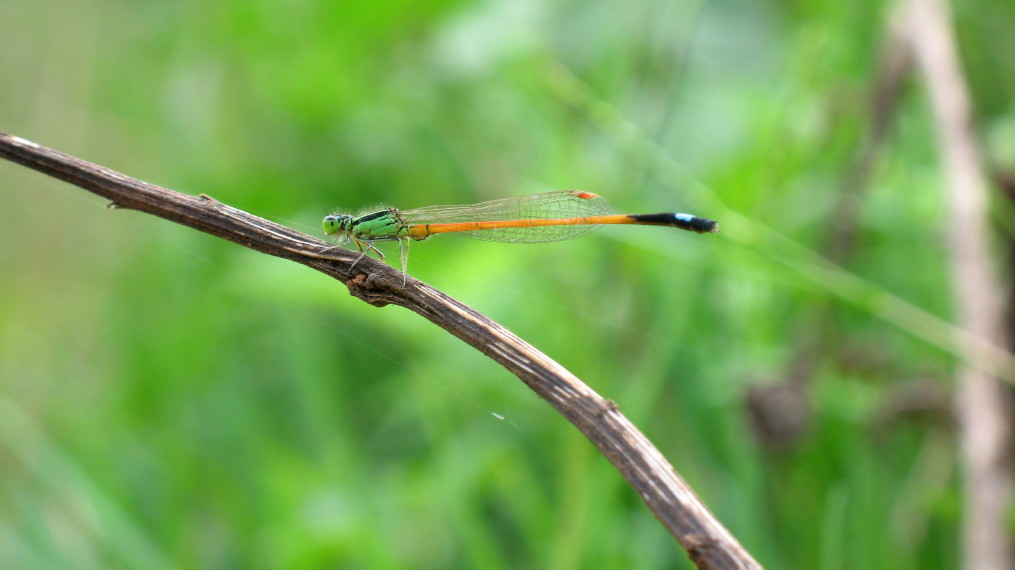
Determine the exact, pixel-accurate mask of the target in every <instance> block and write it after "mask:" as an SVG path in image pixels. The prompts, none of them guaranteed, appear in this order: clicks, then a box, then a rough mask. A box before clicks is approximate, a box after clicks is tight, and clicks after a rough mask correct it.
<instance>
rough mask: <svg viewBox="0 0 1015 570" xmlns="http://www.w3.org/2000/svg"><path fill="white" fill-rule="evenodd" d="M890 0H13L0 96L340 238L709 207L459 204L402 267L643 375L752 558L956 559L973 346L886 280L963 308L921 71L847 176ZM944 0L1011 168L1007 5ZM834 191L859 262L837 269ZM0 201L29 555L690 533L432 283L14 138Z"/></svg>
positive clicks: (294, 562) (593, 561) (124, 166)
mask: <svg viewBox="0 0 1015 570" xmlns="http://www.w3.org/2000/svg"><path fill="white" fill-rule="evenodd" d="M891 7H892V4H891V3H884V2H875V1H862V2H833V1H830V0H826V1H820V0H812V1H803V2H794V3H782V2H760V3H755V2H728V1H717V2H693V1H692V2H680V3H677V2H663V1H653V0H646V1H643V2H635V3H623V2H610V1H603V0H592V1H584V2H578V1H573V0H570V1H568V0H561V1H556V2H536V1H533V0H523V1H514V0H477V1H473V2H468V1H465V0H458V1H444V2H408V1H405V0H401V1H392V2H384V3H376V2H363V1H351V2H345V1H322V0H301V1H298V2H290V3H283V2H274V1H266V0H226V1H223V2H212V3H206V2H151V1H149V2H145V1H132V2H126V1H121V2H89V3H78V2H70V1H67V0H43V1H42V2H35V1H32V2H29V1H27V0H7V1H6V2H5V5H4V6H3V8H0V14H2V17H0V36H2V37H4V45H5V49H4V50H2V51H0V100H2V101H3V105H2V106H0V130H4V131H7V132H10V133H12V134H16V135H18V136H21V137H24V138H28V139H30V140H34V141H36V142H39V143H41V144H44V145H47V146H51V147H54V148H57V149H59V150H62V151H64V152H67V153H70V154H73V155H75V156H79V157H81V158H84V159H87V160H91V161H93V162H97V163H100V164H103V165H105V166H109V167H111V168H114V169H117V170H119V171H122V172H124V173H126V174H128V175H131V176H136V177H139V178H142V179H145V180H149V181H152V182H154V183H157V184H161V185H164V186H168V187H171V188H175V189H178V190H180V191H183V192H187V193H191V194H198V193H206V194H209V195H211V196H213V197H215V198H217V199H219V200H221V201H223V202H226V203H229V204H232V205H235V206H236V207H239V208H242V209H245V210H248V211H252V212H254V213H257V214H259V215H263V216H266V217H269V218H271V219H274V220H277V221H280V222H282V223H285V224H288V225H291V226H293V227H296V228H299V229H301V230H303V231H306V232H308V233H311V234H314V235H318V234H319V233H320V230H319V225H318V223H319V220H320V218H321V216H323V215H324V214H326V213H328V212H330V211H332V209H333V208H342V209H348V210H358V209H363V208H366V207H369V206H371V205H375V204H378V203H386V204H391V205H397V206H400V207H407V208H411V207H417V206H424V205H431V204H440V203H468V202H474V201H480V200H485V199H492V198H497V197H503V196H511V195H519V194H525V193H532V192H538V191H544V190H549V189H569V188H582V189H585V190H590V191H593V192H597V193H600V194H603V195H604V196H606V197H608V198H609V199H610V200H611V201H612V202H613V203H614V205H615V206H616V207H617V208H618V209H620V210H625V211H632V212H649V211H668V210H683V211H692V212H694V213H697V214H700V215H703V216H707V217H716V218H719V220H720V222H721V223H722V224H724V225H723V229H724V234H720V235H719V236H696V235H682V234H680V235H678V234H679V232H675V231H667V230H665V229H660V228H618V229H606V230H602V231H600V232H599V233H598V234H596V235H595V236H592V237H587V238H584V239H581V240H577V241H574V242H566V243H558V244H546V245H540V246H508V245H501V244H491V243H482V242H472V241H471V240H464V239H455V238H451V237H448V238H438V239H433V240H431V241H429V242H425V243H419V244H415V246H414V247H413V250H412V259H411V262H410V272H411V273H412V274H413V275H415V276H417V277H419V278H421V279H423V280H425V281H428V282H430V283H432V284H434V285H435V286H437V287H439V288H441V289H443V290H445V291H447V292H449V293H450V294H451V295H453V296H455V297H458V298H460V299H462V300H464V301H466V302H468V303H469V304H471V305H473V306H474V307H476V308H478V309H479V310H481V311H483V312H485V313H486V314H488V315H490V316H491V317H493V318H494V319H496V320H498V321H500V322H502V323H503V324H505V325H506V326H508V327H509V328H511V329H512V330H514V331H515V332H517V333H518V334H519V335H521V336H522V337H523V338H525V339H527V340H529V341H530V342H532V343H533V344H535V346H537V347H538V348H540V349H541V350H543V351H545V352H546V353H547V354H549V355H550V356H551V357H553V358H555V359H556V360H557V361H559V362H561V363H562V364H563V365H565V366H567V367H568V368H570V369H571V370H572V371H574V372H575V373H576V374H577V375H578V376H579V377H581V378H583V379H584V380H585V381H587V382H588V383H589V384H590V385H591V386H592V387H593V388H595V389H596V390H597V391H599V392H600V393H601V394H603V395H604V396H606V397H609V398H611V399H613V400H615V401H616V402H618V404H619V405H620V408H621V410H622V411H623V412H625V413H626V414H627V415H628V416H629V417H630V418H631V419H632V420H633V421H634V422H635V423H636V424H637V425H638V426H639V427H640V428H641V429H642V430H643V431H644V432H645V433H646V434H647V435H648V436H649V438H650V439H652V440H653V441H654V442H655V443H656V444H657V445H658V446H659V447H660V449H661V450H662V451H663V453H664V454H665V455H667V457H668V458H669V459H670V460H671V461H672V462H673V464H674V466H675V467H676V468H677V470H678V471H679V472H680V473H681V474H682V475H684V476H685V477H686V478H687V479H688V480H689V482H690V483H691V484H692V486H694V487H695V489H696V490H697V491H698V493H699V494H700V495H701V497H702V498H703V499H704V500H705V502H706V503H707V504H708V505H709V506H710V507H711V508H712V510H713V511H714V512H715V513H716V515H717V516H718V517H719V518H720V519H721V520H722V521H723V522H724V523H725V524H726V525H727V526H728V527H729V528H730V529H731V531H732V532H733V533H734V534H735V535H736V536H738V537H739V539H740V540H741V542H742V543H743V544H744V545H745V546H746V547H747V548H748V549H749V550H750V551H751V552H752V553H753V554H754V555H755V556H756V557H757V558H758V559H759V560H760V561H761V562H762V563H763V564H766V565H769V566H770V567H772V568H827V569H834V568H893V569H904V568H950V567H954V566H955V564H956V560H957V544H956V536H957V528H958V526H957V525H958V518H959V515H960V512H961V509H962V505H961V502H960V496H959V495H958V491H957V489H958V484H957V477H958V475H957V473H956V453H955V449H954V447H955V442H954V441H953V437H952V426H951V425H950V422H949V421H948V419H947V416H948V414H947V410H946V409H945V408H944V407H943V406H944V405H946V403H947V398H948V379H949V377H950V374H951V372H952V370H953V367H954V365H955V360H954V356H953V355H952V352H953V351H952V350H949V348H948V347H942V346H937V347H931V346H928V345H927V344H926V343H925V342H924V341H923V340H921V336H920V335H921V332H923V331H920V330H915V327H913V326H911V325H907V323H902V322H893V321H892V320H891V319H890V318H889V319H886V318H885V314H884V312H883V311H881V309H880V308H879V307H880V305H878V303H877V300H878V299H883V298H884V296H885V295H893V296H896V297H895V298H897V299H905V300H907V301H909V302H911V303H913V304H915V305H917V306H919V307H922V308H923V309H924V310H926V311H928V312H930V313H931V314H933V315H937V316H939V317H942V318H944V319H949V318H950V313H951V308H950V291H949V287H948V283H949V280H948V275H947V268H946V267H945V265H944V263H943V259H942V249H943V248H942V247H941V245H940V244H941V239H942V238H941V235H942V227H943V225H944V224H946V223H947V222H948V215H947V212H946V210H945V206H944V205H943V200H942V197H941V196H942V192H941V191H940V190H939V187H940V182H939V178H938V170H939V167H938V163H937V156H936V150H935V148H934V146H933V144H932V140H933V137H932V133H931V129H930V126H929V124H928V119H927V111H926V103H925V95H924V93H923V92H922V91H921V89H920V85H919V82H917V81H912V82H908V83H907V85H906V88H905V89H904V90H903V92H902V94H901V96H900V100H899V102H898V108H897V113H896V115H895V116H894V117H893V119H892V123H891V129H890V131H889V133H888V135H887V140H886V141H885V142H884V144H883V145H882V146H881V147H880V148H879V150H878V152H877V154H876V160H875V162H874V167H873V169H872V172H871V175H870V177H869V179H867V180H864V181H863V185H862V187H847V185H846V184H845V183H844V182H845V181H847V180H850V176H852V174H853V173H854V172H855V170H856V168H857V166H856V164H857V160H858V156H859V155H860V153H861V149H862V148H863V147H864V145H866V144H867V141H868V140H869V137H870V133H871V129H872V125H871V118H872V110H871V99H872V95H873V89H874V82H875V78H876V69H877V66H878V59H879V53H880V51H881V49H882V48H883V45H884V41H883V37H884V29H885V26H886V24H885V22H886V20H887V17H888V15H889V13H890V9H891ZM956 18H957V22H958V25H959V30H958V32H959V37H960V42H961V45H962V47H963V50H964V51H963V56H964V58H965V63H966V65H967V67H968V72H969V75H970V79H971V81H972V86H973V90H974V93H973V95H974V99H975V103H976V104H977V109H978V112H979V120H980V123H979V124H978V127H979V129H980V132H982V133H984V136H985V137H986V140H987V141H988V142H991V143H993V144H991V145H990V146H989V147H988V150H989V152H990V153H991V157H992V159H993V160H995V161H996V166H997V168H999V169H1004V168H1012V167H1015V145H1012V144H1011V143H1010V142H1008V143H1005V141H1010V140H1013V138H1012V135H1013V130H1015V115H1013V111H1015V110H1013V108H1012V100H1013V98H1012V93H1015V69H1013V66H1015V60H1013V58H1011V57H1010V54H1012V53H1015V45H1013V44H1015V35H1013V34H1011V33H1009V32H1010V29H1011V24H1012V23H1013V22H1015V7H1013V6H1012V4H1011V3H1010V2H1006V1H1003V0H975V1H973V2H966V3H961V5H960V6H959V7H958V11H957V12H956ZM1006 153H1007V154H1006ZM844 192H846V193H852V194H855V195H856V196H857V198H858V200H860V207H859V212H858V215H857V217H856V220H855V221H854V222H853V223H855V225H856V231H857V238H856V242H855V245H854V247H853V248H852V249H851V250H850V251H849V254H848V256H847V257H845V258H843V259H841V260H840V261H841V262H842V264H843V265H844V266H845V267H846V268H847V269H848V271H849V272H851V273H835V272H831V273H826V272H823V271H822V270H821V267H820V264H816V262H815V261H814V259H813V258H811V257H808V254H809V253H817V254H819V255H827V253H828V252H827V250H826V245H825V243H826V242H827V240H828V236H829V232H830V227H831V225H832V224H831V223H830V220H831V219H832V218H833V217H834V216H835V215H836V209H835V204H836V202H837V200H838V199H839V197H840V196H841V195H842V193H844ZM0 198H2V201H3V206H2V207H0V239H2V242H3V243H4V244H5V247H3V248H0V268H2V271H3V279H0V390H2V391H0V469H2V477H0V479H2V483H0V563H2V565H3V566H5V567H20V568H44V567H49V568H54V567H78V568H91V567H96V568H104V567H130V568H157V567H173V566H179V567H210V568H232V567H243V568H246V567H262V568H281V567H284V568H318V567H340V568H359V567H367V568H385V567H391V568H397V567H422V568H461V567H478V568H526V567H537V568H555V569H560V568H586V567H591V566H595V567H597V568H688V567H690V563H689V562H688V561H687V559H686V556H685V554H684V553H683V552H682V551H681V550H680V549H679V548H678V547H677V545H676V543H675V542H674V541H673V540H672V539H671V538H670V537H669V536H668V534H667V533H666V532H665V530H664V528H663V527H662V526H661V525H660V524H659V523H658V522H657V521H656V520H655V519H654V518H652V516H651V514H650V513H649V512H648V511H647V509H646V508H645V507H644V505H643V504H642V503H641V501H640V499H639V498H638V497H637V495H636V494H635V493H634V492H633V491H632V490H631V489H630V488H629V487H628V486H627V485H626V484H625V482H624V481H623V480H622V478H621V477H620V476H619V475H618V474H617V473H616V472H615V471H614V470H613V469H612V467H611V466H610V465H609V464H608V463H607V462H606V461H605V460H604V459H603V458H602V457H600V456H598V455H597V454H596V452H595V450H594V449H593V448H592V446H591V445H590V444H589V443H588V442H587V441H585V440H584V439H583V438H582V437H581V436H580V435H579V434H578V433H577V432H576V430H574V429H573V428H572V427H571V426H570V425H568V424H567V423H566V422H565V421H564V420H563V419H562V418H560V417H559V416H557V415H556V414H555V413H554V412H553V411H552V410H551V409H550V408H549V407H548V406H546V405H544V403H543V402H542V401H540V400H538V398H536V397H534V396H533V394H532V393H531V392H529V391H528V390H527V389H525V387H524V386H523V385H522V384H521V383H519V382H517V381H516V379H515V378H514V377H513V376H511V375H509V374H508V373H507V372H506V371H504V370H502V369H500V368H498V367H497V366H495V365H493V364H492V363H491V362H489V361H488V360H487V359H485V358H483V357H482V356H480V355H479V354H478V353H476V352H475V351H474V350H472V349H470V348H468V347H467V346H465V345H464V344H463V343H461V342H459V341H457V340H455V339H452V338H449V337H448V336H447V335H446V334H443V333H442V332H441V331H440V330H438V329H436V328H435V327H434V326H432V325H430V324H429V323H427V322H425V321H424V320H422V319H421V318H419V317H417V316H415V315H413V314H410V313H408V312H406V311H404V310H402V309H399V308H394V307H390V308H385V309H376V308H373V307H369V306H366V305H364V304H363V303H361V302H359V301H356V300H355V299H353V298H351V297H349V296H348V294H347V293H346V292H345V290H344V288H343V287H342V286H341V285H340V284H337V283H335V282H332V281H330V280H328V279H327V278H325V277H323V276H321V275H317V274H314V273H312V272H310V271H307V270H306V269H305V268H303V267H300V266H297V265H295V264H291V263H288V262H285V261H281V260H277V259H273V258H267V257H265V256H262V255H257V254H254V253H252V252H250V251H246V250H243V249H242V248H240V247H237V246H235V245H233V244H231V243H226V242H223V241H220V240H217V239H215V238H212V237H210V236H205V235H198V234H195V233H194V232H192V231H190V230H187V229H184V228H180V227H175V226H173V225H171V224H168V223H166V222H164V221H161V220H158V219H155V218H151V217H148V216H144V215H141V214H137V213H134V212H124V211H115V212H114V211H108V210H106V209H104V208H103V206H104V204H103V203H102V202H101V201H100V200H98V199H97V198H95V197H94V196H91V195H89V194H87V193H86V192H84V191H82V190H80V189H76V188H73V187H70V186H68V185H66V184H63V183H59V182H56V181H53V180H49V179H47V178H45V177H43V176H41V175H38V174H35V173H32V172H30V171H28V170H26V169H24V168H22V167H20V166H17V165H13V164H9V163H2V164H0ZM724 214H725V216H724ZM751 220H753V221H751ZM741 221H742V222H743V223H741ZM766 227H768V228H775V229H776V230H778V231H779V232H780V233H782V234H784V235H785V236H787V237H789V238H791V239H793V240H795V242H796V243H797V244H801V245H802V247H800V248H799V249H794V246H787V245H786V244H785V242H781V241H780V239H772V238H771V237H765V236H766V235H768V234H766V233H765V232H767V230H766V229H765V228H766ZM759 232H760V233H759ZM780 243H783V245H782V246H780V245H779V244H780ZM389 251H390V252H392V253H394V251H393V250H391V249H389ZM793 252H796V253H793ZM395 258H397V255H396V256H395ZM852 275H857V276H860V277H862V278H863V279H865V280H866V281H865V282H864V283H866V284H865V285H862V286H860V288H859V289H857V288H856V286H849V285H848V283H852V282H851V281H847V279H848V278H851V276H852ZM854 285H855V284H854ZM851 287H852V288H851ZM844 291H847V292H846V293H844ZM849 291H851V292H849ZM879 296H880V297H879ZM872 299H873V300H872ZM799 377H803V378H804V380H805V381H806V382H807V386H808V388H807V390H806V391H805V392H803V393H796V392H793V390H792V386H793V384H791V383H790V380H791V379H793V378H798V379H799ZM773 387H774V388H773ZM779 387H782V388H785V389H787V390H788V391H787V392H786V393H787V394H789V397H788V399H784V400H778V399H777V398H774V397H773V396H772V394H776V393H777V392H778V389H779ZM748 394H754V395H755V398H754V399H750V398H748ZM748 401H753V402H754V404H755V405H754V408H752V409H754V410H755V414H756V415H755V417H758V416H757V414H761V416H760V417H762V418H765V417H767V420H765V421H769V422H774V423H775V424H776V428H773V429H775V431H773V432H771V433H768V434H767V435H768V437H767V438H766V437H765V434H766V433H767V432H761V431H758V429H757V428H756V427H752V426H754V425H755V424H754V423H752V420H751V417H752V416H751V414H750V413H749V412H748V404H747V402H748ZM773 402H776V404H778V405H775V406H774V407H773V405H772V403H773ZM780 402H781V404H780ZM913 402H917V404H913ZM780 406H788V407H780ZM759 410H760V411H759ZM914 410H915V411H917V412H919V413H915V412H914ZM766 413H767V414H769V416H765V414H766ZM501 417H502V418H503V419H501ZM794 417H796V418H797V419H798V420H799V422H798V424H797V425H796V427H795V428H794V426H793V425H790V426H789V427H788V428H785V429H788V430H789V431H788V432H780V431H779V429H778V424H779V423H780V422H782V421H785V422H789V423H790V424H792V420H793V418H794ZM779 434H782V436H784V437H780V436H779Z"/></svg>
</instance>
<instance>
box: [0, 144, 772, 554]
mask: <svg viewBox="0 0 1015 570" xmlns="http://www.w3.org/2000/svg"><path fill="white" fill-rule="evenodd" d="M0 157H3V158H6V159H8V160H11V161H14V162H17V163H20V164H23V165H25V166H27V167H29V168H32V169H34V170H38V171H39V172H42V173H45V174H48V175H50V176H53V177H55V178H59V179H61V180H64V181H67V182H70V183H71V184H75V185H77V186H80V187H82V188H84V189H86V190H89V191H91V192H94V193H95V194H98V195H100V196H103V197H105V198H107V199H109V200H110V201H111V206H114V207H117V208H127V209H132V210H138V211H141V212H146V213H149V214H153V215H155V216H159V217H161V218H165V219H167V220H170V221H173V222H176V223H179V224H183V225H185V226H189V227H192V228H194V229H197V230H200V231H202V232H205V233H209V234H212V235H215V236H218V237H221V238H223V239H227V240H229V241H232V242H235V243H238V244H240V245H242V246H245V247H248V248H250V249H254V250H257V251H260V252H263V253H267V254H270V255H274V256H276V257H281V258H284V259H289V260H292V261H295V262H297V263H301V264H303V265H306V266H308V267H311V268H313V269H316V270H318V271H320V272H322V273H325V274H326V275H330V276H332V277H334V278H335V279H338V280H340V281H342V282H343V283H345V285H346V286H347V287H348V288H349V291H350V293H352V294H353V295H354V296H355V297H358V298H360V299H362V300H364V301H366V302H367V303H370V304H372V305H376V306H384V305H387V304H392V305H399V306H402V307H405V308H407V309H409V310H411V311H414V312H416V313H418V314H420V315H422V316H423V317H425V318H426V319H428V320H429V321H431V322H433V323H434V324H436V325H437V326H439V327H441V328H443V329H444V330H446V331H448V332H449V333H451V334H453V335H455V336H456V337H458V338H460V339H462V340H463V341H465V342H466V343H468V344H469V345H471V346H472V347H474V348H476V349H477V350H479V351H480V352H482V353H483V354H485V355H487V356H489V357H490V358H491V359H493V360H494V361H496V362H497V363H499V364H501V365H502V366H504V367H505V368H507V369H508V370H510V371H511V372H512V373H513V374H515V375H516V376H518V378H520V379H521V380H522V381H523V382H525V384H526V385H527V386H529V388H531V389H532V390H533V391H535V392H536V394H538V395H539V396H540V397H541V398H543V399H544V400H546V401H547V402H549V403H550V405H551V406H553V407H554V409H556V410H557V411H558V412H560V413H561V414H563V415H564V417H566V418H567V419H568V421H570V422H571V423H572V424H574V425H575V427H577V428H578V429H579V430H580V431H581V432H582V433H583V434H585V436H586V437H587V438H588V439H589V440H590V441H592V443H593V444H595V446H596V447H597V448H599V450H600V452H601V453H603V455H605V456H606V458H607V459H609V460H610V462H611V463H613V465H614V466H615V467H616V468H617V469H618V470H620V472H621V473H622V474H623V475H624V477H625V478H626V479H627V480H628V481H629V482H630V483H631V485H632V486H633V487H634V488H635V490H636V491H637V492H638V494H639V495H640V496H641V498H642V500H644V501H645V504H646V505H648V507H649V509H650V510H651V511H652V513H653V514H654V515H655V516H656V517H657V518H658V519H659V520H660V521H661V522H662V523H663V524H664V525H665V526H666V528H667V529H668V530H669V532H670V533H671V534H672V535H673V536H674V537H675V538H676V539H677V541H678V542H679V543H680V545H681V546H682V547H683V548H684V549H685V550H686V551H687V554H688V556H689V557H690V558H691V559H692V560H693V561H694V563H695V564H696V565H697V566H698V567H699V568H709V569H753V568H761V566H760V565H759V564H758V563H757V562H756V561H755V560H754V559H753V558H752V557H751V555H750V554H749V553H748V552H747V551H746V550H744V549H743V547H742V546H741V545H740V544H739V543H738V542H737V540H736V538H734V537H733V535H732V534H730V532H729V531H728V530H726V528H725V527H723V525H722V524H721V523H720V522H719V521H718V520H716V518H715V517H714V516H713V515H712V513H711V512H709V510H708V508H707V507H706V506H705V505H704V504H703V503H702V502H701V500H700V499H699V498H698V497H697V496H696V495H695V494H694V491H692V490H691V488H690V487H689V486H688V485H687V483H686V482H684V480H683V479H682V478H681V477H680V476H679V475H678V474H677V473H676V471H675V470H674V469H673V467H672V466H671V465H670V464H669V462H667V461H666V458H665V457H663V455H662V454H661V453H659V450H657V449H656V448H655V446H653V445H652V444H651V443H650V442H649V441H648V439H646V438H645V436H644V435H643V434H642V433H641V432H640V431H639V430H638V429H637V428H636V427H635V426H634V425H633V424H632V423H631V422H630V421H629V420H628V419H627V418H626V417H625V416H624V415H623V414H621V413H620V411H619V410H618V409H617V405H616V404H615V403H614V402H612V401H610V400H605V399H603V398H602V397H601V396H599V394H597V393H595V392H594V391H593V390H592V389H591V388H589V387H588V386H586V385H585V384H584V383H582V382H581V381H580V380H579V379H578V378H577V377H575V376H574V375H573V374H571V373H570V372H568V371H567V370H566V369H564V368H563V367H562V366H560V365H559V364H557V363H556V362H554V361H553V360H551V359H550V358H549V357H547V356H546V355H544V354H542V353H541V352H539V351H537V350H536V349H535V348H533V347H532V346H530V345H529V344H527V343H526V342H524V341H523V340H521V339H520V338H518V337H517V336H515V335H514V334H513V333H511V332H510V331H509V330H507V329H506V328H504V327H502V326H501V325H499V324H497V323H495V322H493V321H491V320H490V319H488V318H487V317H485V316H484V315H482V314H480V313H479V312H477V311H475V310H474V309H472V308H470V307H468V306H466V305H464V304H463V303H461V302H459V301H457V300H455V299H453V298H451V297H449V296H447V295H445V294H444V293H442V292H440V291H438V290H436V289H434V288H432V287H430V286H428V285H426V284H424V283H422V282H420V281H418V280H416V279H413V278H411V277H410V278H408V279H407V280H406V281H405V282H404V283H403V277H402V274H401V273H400V272H398V271H396V270H394V269H392V268H391V267H389V266H388V265H386V264H384V263H381V262H378V261H376V260H373V259H369V258H363V259H361V260H359V261H358V262H356V259H357V258H358V257H359V255H358V254H357V253H353V252H350V251H346V250H343V249H336V248H334V247H333V246H332V245H331V244H329V243H327V242H325V241H322V240H320V239H317V238H314V237H311V236H308V235H306V234H302V233H300V232H297V231H295V230H292V229H290V228H287V227H285V226H281V225H278V224H275V223H273V222H270V221H268V220H264V219H262V218H258V217H257V216H253V215H251V214H248V213H246V212H243V211H241V210H238V209H236V208H233V207H231V206H228V205H225V204H222V203H221V202H218V201H216V200H213V199H211V198H209V197H207V196H204V195H202V196H201V197H194V196H190V195H188V194H182V193H179V192H175V191H173V190H168V189H166V188H161V187H159V186H155V185H153V184H148V183H146V182H142V181H140V180H137V179H134V178H130V177H128V176H125V175H123V174H120V173H118V172H115V171H113V170H110V169H108V168H105V167H102V166H98V165H96V164H92V163H89V162H85V161H82V160H80V159H77V158H74V157H71V156H68V155H66V154H63V153H60V152H58V151H55V150H52V149H48V148H45V147H43V146H40V145H37V144H35V143H32V142H29V141H26V140H24V139H20V138H18V137H15V136H11V135H8V134H5V133H0ZM354 262H356V263H355V267H353V263H354Z"/></svg>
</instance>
